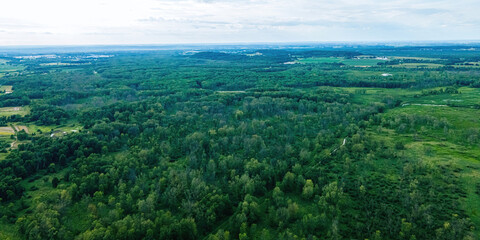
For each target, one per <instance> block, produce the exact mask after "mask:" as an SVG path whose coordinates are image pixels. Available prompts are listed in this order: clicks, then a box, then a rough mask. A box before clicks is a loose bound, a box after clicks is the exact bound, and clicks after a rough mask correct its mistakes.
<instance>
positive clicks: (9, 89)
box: [0, 85, 13, 93]
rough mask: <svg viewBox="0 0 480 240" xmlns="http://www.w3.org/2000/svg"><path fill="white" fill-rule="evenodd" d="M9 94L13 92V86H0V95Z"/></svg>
mask: <svg viewBox="0 0 480 240" xmlns="http://www.w3.org/2000/svg"><path fill="white" fill-rule="evenodd" d="M7 92H9V93H11V92H13V86H10V85H3V86H0V93H7Z"/></svg>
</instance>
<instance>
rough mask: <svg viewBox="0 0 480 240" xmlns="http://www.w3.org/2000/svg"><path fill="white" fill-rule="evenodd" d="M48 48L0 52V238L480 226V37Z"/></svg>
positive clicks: (419, 234) (323, 235)
mask: <svg viewBox="0 0 480 240" xmlns="http://www.w3.org/2000/svg"><path fill="white" fill-rule="evenodd" d="M256 47H258V46H256ZM475 47H476V48H475ZM472 48H473V49H474V50H471V49H472ZM465 49H469V51H465ZM24 51H26V50H24ZM50 51H51V52H48V53H45V54H41V53H35V54H33V55H32V54H31V53H28V52H21V51H19V52H15V51H10V52H5V53H0V239H10V240H18V239H28V240H33V239H78V240H87V239H89V240H90V239H92V240H93V239H99V240H100V239H104V240H108V239H206V240H227V239H242V240H245V239H264V240H268V239H308V240H311V239H312V240H313V239H371V240H379V239H399V240H414V239H438V240H450V239H452V240H453V239H465V240H470V239H472V240H473V239H479V238H480V158H479V156H480V118H479V117H480V67H479V66H480V57H479V56H480V48H478V47H477V46H464V45H452V46H450V45H449V46H424V47H420V46H417V47H391V46H374V47H372V46H361V47H358V46H355V47H349V46H344V47H343V48H328V47H323V48H322V47H312V48H294V47H283V48H281V49H276V48H253V47H251V48H248V47H247V48H231V49H229V48H227V47H224V48H218V49H200V50H196V51H191V50H185V49H173V50H148V49H140V50H131V49H129V50H121V49H120V50H118V49H117V50H105V51H102V50H98V49H97V50H96V51H95V52H65V51H62V52H56V51H55V49H51V50H50Z"/></svg>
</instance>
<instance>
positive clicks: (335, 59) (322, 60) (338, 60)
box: [297, 57, 385, 67]
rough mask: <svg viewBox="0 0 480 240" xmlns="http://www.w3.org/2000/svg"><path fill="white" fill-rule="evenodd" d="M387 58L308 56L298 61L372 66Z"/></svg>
mask: <svg viewBox="0 0 480 240" xmlns="http://www.w3.org/2000/svg"><path fill="white" fill-rule="evenodd" d="M384 61H385V60H378V59H369V58H364V59H346V58H338V57H329V58H306V59H300V60H298V61H297V62H298V63H303V64H316V63H343V64H345V65H347V66H355V67H371V66H376V65H377V63H381V62H384Z"/></svg>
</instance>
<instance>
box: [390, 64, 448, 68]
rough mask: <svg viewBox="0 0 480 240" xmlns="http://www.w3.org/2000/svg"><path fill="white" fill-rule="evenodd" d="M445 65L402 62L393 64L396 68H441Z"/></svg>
mask: <svg viewBox="0 0 480 240" xmlns="http://www.w3.org/2000/svg"><path fill="white" fill-rule="evenodd" d="M444 66H445V65H443V64H438V63H401V64H398V65H392V67H394V68H398V67H399V68H440V67H444Z"/></svg>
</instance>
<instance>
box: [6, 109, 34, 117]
mask: <svg viewBox="0 0 480 240" xmlns="http://www.w3.org/2000/svg"><path fill="white" fill-rule="evenodd" d="M29 113H30V108H29V107H3V108H0V116H1V117H7V116H12V115H20V116H25V115H27V114H29Z"/></svg>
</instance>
